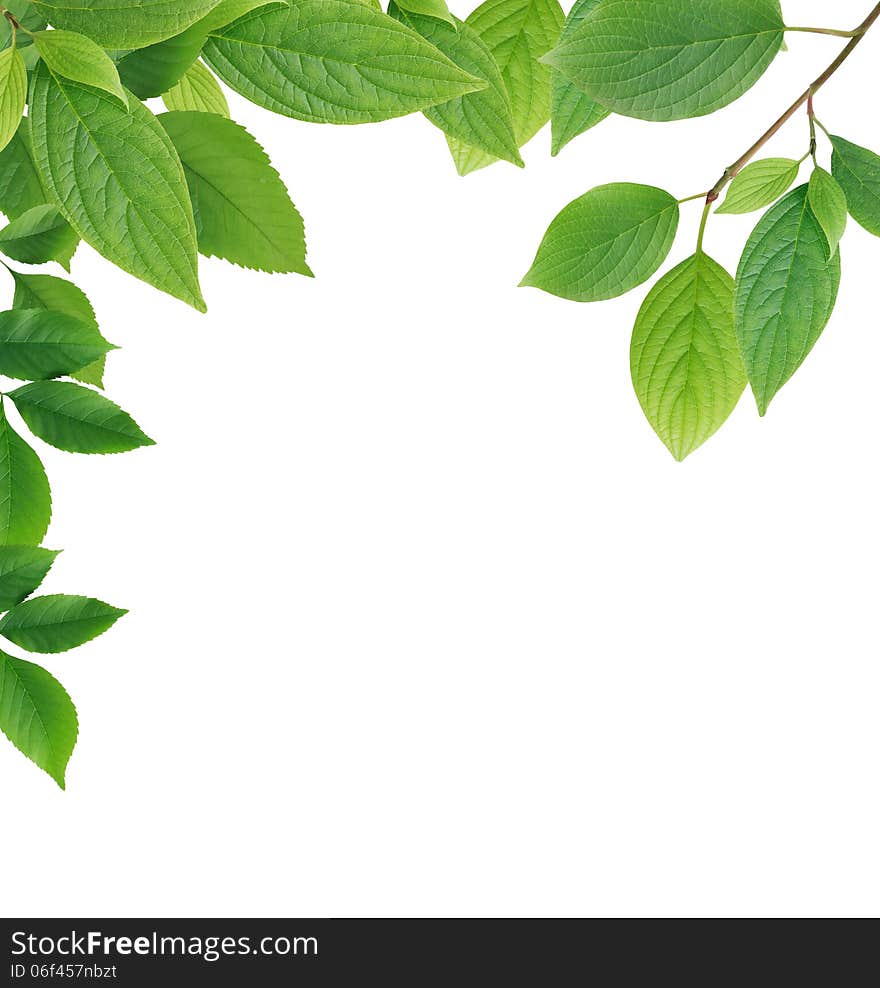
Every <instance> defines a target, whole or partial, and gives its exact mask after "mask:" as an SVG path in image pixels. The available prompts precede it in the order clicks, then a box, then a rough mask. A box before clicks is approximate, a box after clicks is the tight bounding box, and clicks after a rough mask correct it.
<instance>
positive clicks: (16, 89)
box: [0, 48, 27, 151]
mask: <svg viewBox="0 0 880 988" xmlns="http://www.w3.org/2000/svg"><path fill="white" fill-rule="evenodd" d="M26 98H27V69H26V68H25V64H24V60H23V59H22V57H21V52H20V51H19V50H18V48H6V49H5V50H4V51H0V151H2V150H3V148H5V147H6V145H7V144H8V143H9V142H10V141H11V140H12V138H13V137H14V136H15V132H16V131H17V130H18V125H19V124H20V123H21V117H22V114H23V113H24V104H25V100H26Z"/></svg>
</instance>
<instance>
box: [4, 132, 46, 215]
mask: <svg viewBox="0 0 880 988" xmlns="http://www.w3.org/2000/svg"><path fill="white" fill-rule="evenodd" d="M45 202H46V193H45V192H44V191H43V186H42V184H41V183H40V177H39V175H37V169H36V168H35V167H34V162H33V159H32V158H31V152H30V138H29V128H28V120H27V118H25V119H24V120H22V121H21V124H20V126H19V128H18V131H17V133H16V134H15V136H14V137H13V138H12V140H11V141H10V142H9V144H7V145H6V147H5V148H4V149H3V150H2V151H0V212H4V213H5V214H6V215H7V216H8V217H9V218H10V219H11V220H14V219H17V218H18V217H19V216H21V215H22V214H23V213H26V212H27V211H28V210H29V209H32V208H33V207H34V206H40V205H43V204H44V203H45Z"/></svg>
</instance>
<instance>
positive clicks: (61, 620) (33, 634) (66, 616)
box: [0, 593, 128, 655]
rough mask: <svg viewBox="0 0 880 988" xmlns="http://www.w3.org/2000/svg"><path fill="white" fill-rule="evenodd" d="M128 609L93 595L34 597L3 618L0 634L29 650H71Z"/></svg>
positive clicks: (94, 636) (113, 621)
mask: <svg viewBox="0 0 880 988" xmlns="http://www.w3.org/2000/svg"><path fill="white" fill-rule="evenodd" d="M127 613H128V611H124V610H120V608H118V607H111V606H110V605H109V604H105V603H104V602H103V601H100V600H94V599H93V598H91V597H75V596H71V595H69V594H60V593H59V594H51V595H49V596H47V597H31V599H30V600H26V601H25V602H24V603H23V604H18V605H17V606H16V607H13V608H12V610H11V611H9V613H8V614H6V615H5V616H4V617H3V618H2V619H0V635H3V637H4V638H7V639H8V640H9V641H11V642H14V643H15V644H16V645H18V647H19V648H24V649H27V651H29V652H40V653H42V654H45V655H48V654H50V653H55V652H68V651H70V649H72V648H78V647H79V646H80V645H84V644H85V643H86V642H90V641H91V640H92V639H93V638H97V637H98V635H103V634H104V632H105V631H107V630H108V629H109V628H112V627H113V625H114V624H116V622H117V621H118V620H119V619H120V618H121V617H122V616H123V615H125V614H127Z"/></svg>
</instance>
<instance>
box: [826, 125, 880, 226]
mask: <svg viewBox="0 0 880 988" xmlns="http://www.w3.org/2000/svg"><path fill="white" fill-rule="evenodd" d="M831 143H832V144H833V145H834V154H833V155H832V156H831V174H832V175H833V176H834V178H836V179H837V181H838V183H839V184H840V187H841V188H842V189H843V191H844V194H845V195H846V202H847V206H848V207H849V213H850V216H852V218H853V219H854V220H855V221H856V223H858V224H860V225H861V226H863V227H864V228H865V229H866V230H867V231H868V233H873V234H874V236H875V237H880V156H878V155H876V154H874V152H873V151H869V150H868V149H867V148H862V147H859V146H858V144H850V142H849V141H845V140H844V139H843V138H842V137H832V138H831Z"/></svg>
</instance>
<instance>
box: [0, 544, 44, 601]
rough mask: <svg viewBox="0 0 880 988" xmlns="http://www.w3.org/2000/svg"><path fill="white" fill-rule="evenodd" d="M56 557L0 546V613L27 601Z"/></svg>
mask: <svg viewBox="0 0 880 988" xmlns="http://www.w3.org/2000/svg"><path fill="white" fill-rule="evenodd" d="M57 557H58V553H57V552H53V551H52V550H51V549H40V548H38V547H37V546H29V545H0V612H2V611H8V610H9V608H10V607H15V605H16V604H20V603H21V602H22V601H23V600H24V599H25V597H29V596H30V595H31V594H32V593H33V592H34V591H35V590H36V589H37V587H38V586H39V585H40V584H41V583H42V582H43V580H44V579H45V578H46V574H47V573H48V572H49V570H50V569H51V568H52V563H54V562H55V560H56V558H57Z"/></svg>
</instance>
